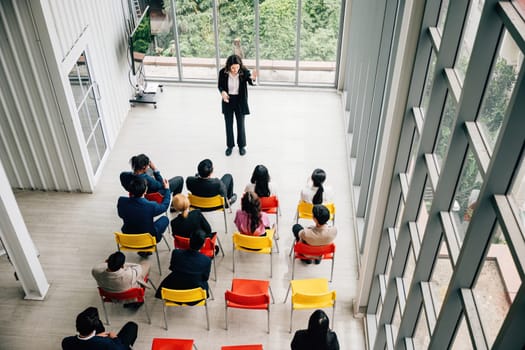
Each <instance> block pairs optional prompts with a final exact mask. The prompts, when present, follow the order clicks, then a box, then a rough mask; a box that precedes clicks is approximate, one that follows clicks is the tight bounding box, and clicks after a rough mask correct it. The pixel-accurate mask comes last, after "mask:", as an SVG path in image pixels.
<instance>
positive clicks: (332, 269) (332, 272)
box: [330, 253, 335, 282]
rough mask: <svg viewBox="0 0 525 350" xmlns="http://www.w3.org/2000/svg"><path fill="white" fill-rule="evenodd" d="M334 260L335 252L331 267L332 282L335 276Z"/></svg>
mask: <svg viewBox="0 0 525 350" xmlns="http://www.w3.org/2000/svg"><path fill="white" fill-rule="evenodd" d="M334 260H335V253H334V256H332V268H331V269H330V282H332V279H333V278H334Z"/></svg>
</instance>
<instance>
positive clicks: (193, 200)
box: [188, 193, 226, 210]
mask: <svg viewBox="0 0 525 350" xmlns="http://www.w3.org/2000/svg"><path fill="white" fill-rule="evenodd" d="M188 199H189V200H190V208H197V209H207V210H210V209H215V210H224V209H225V208H226V205H225V203H226V201H225V200H224V197H222V196H221V195H219V194H218V195H216V196H213V197H200V196H196V195H194V194H191V193H188Z"/></svg>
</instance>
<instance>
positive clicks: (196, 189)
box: [186, 159, 237, 204]
mask: <svg viewBox="0 0 525 350" xmlns="http://www.w3.org/2000/svg"><path fill="white" fill-rule="evenodd" d="M212 174H213V163H212V162H211V160H209V159H204V160H202V161H201V162H200V163H199V165H198V167H197V175H196V176H188V177H187V178H186V188H187V189H188V191H190V192H191V193H192V194H194V195H196V196H199V197H213V196H216V195H218V194H220V195H221V196H223V197H224V198H227V199H228V200H229V202H230V204H233V203H234V202H235V201H236V200H237V195H236V194H235V193H233V177H232V176H231V174H224V175H223V176H222V177H221V178H220V179H219V178H216V177H211V176H212Z"/></svg>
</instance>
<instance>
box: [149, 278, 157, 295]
mask: <svg viewBox="0 0 525 350" xmlns="http://www.w3.org/2000/svg"><path fill="white" fill-rule="evenodd" d="M148 283H149V284H151V287H153V290H154V291H155V292H156V291H157V287H156V286H155V285H154V284H153V281H152V280H151V278H148Z"/></svg>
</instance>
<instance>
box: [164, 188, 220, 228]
mask: <svg viewBox="0 0 525 350" xmlns="http://www.w3.org/2000/svg"><path fill="white" fill-rule="evenodd" d="M171 207H172V208H173V209H174V210H175V211H176V212H178V213H179V214H178V215H177V216H176V217H175V218H174V219H173V220H171V232H172V233H173V235H174V236H175V235H177V236H182V237H187V238H189V237H191V235H192V234H193V233H194V232H196V231H197V230H202V231H204V233H205V234H206V237H210V238H211V237H213V235H214V232H211V226H210V224H209V223H208V220H206V218H205V217H204V215H202V213H201V211H200V210H199V209H194V210H192V211H190V201H189V200H188V197H186V196H185V195H183V194H181V193H179V194H176V195H175V196H173V201H172V203H171Z"/></svg>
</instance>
